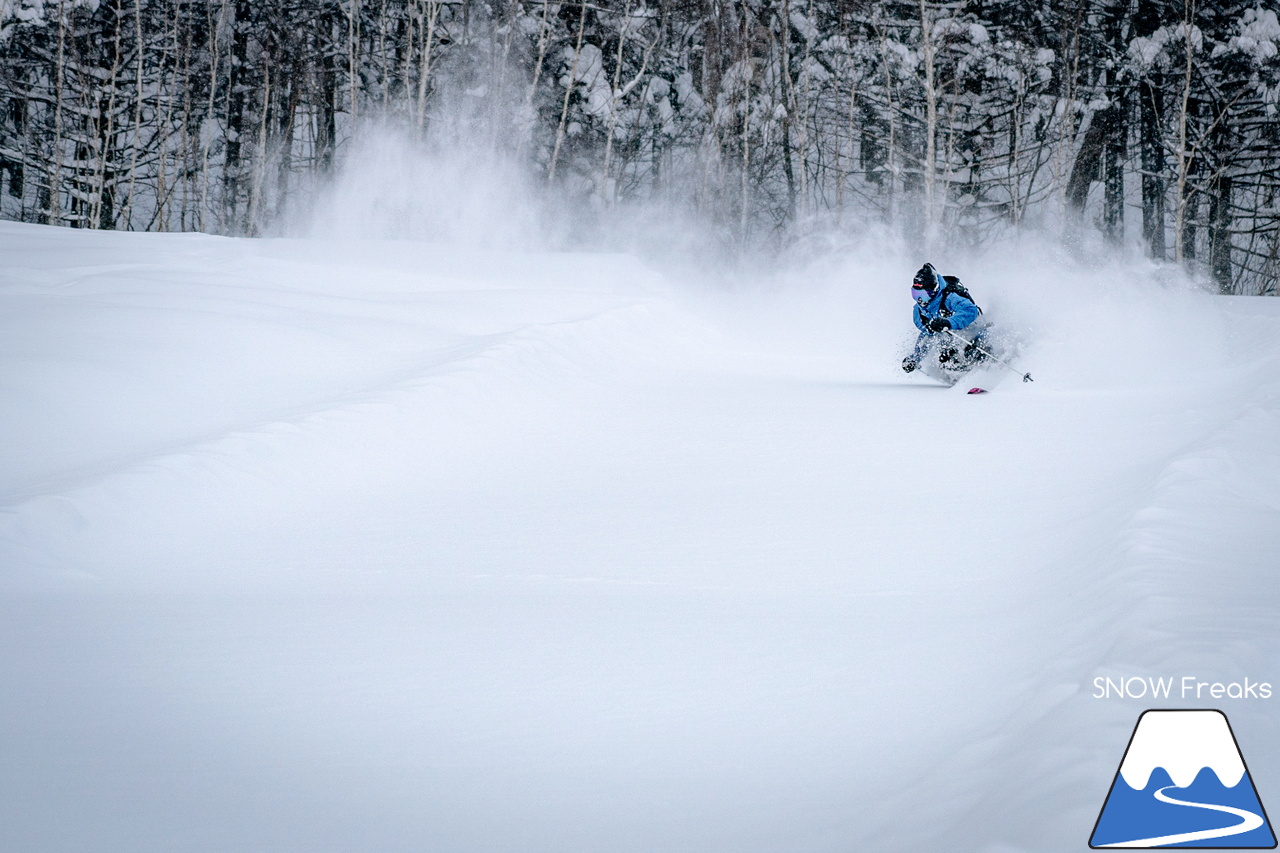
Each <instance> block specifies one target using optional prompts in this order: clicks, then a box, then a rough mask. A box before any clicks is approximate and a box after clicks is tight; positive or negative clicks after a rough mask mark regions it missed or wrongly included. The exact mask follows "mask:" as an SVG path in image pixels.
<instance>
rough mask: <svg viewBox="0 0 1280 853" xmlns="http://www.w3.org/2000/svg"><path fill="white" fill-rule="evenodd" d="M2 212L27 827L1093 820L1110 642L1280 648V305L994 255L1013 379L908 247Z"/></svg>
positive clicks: (951, 841) (7, 566)
mask: <svg viewBox="0 0 1280 853" xmlns="http://www.w3.org/2000/svg"><path fill="white" fill-rule="evenodd" d="M0 258H2V259H3V261H0V263H2V264H3V266H2V267H0V411H3V412H4V413H5V414H4V417H3V418H2V419H0V504H2V506H0V650H3V653H2V654H0V685H3V689H0V747H2V748H3V750H2V754H3V755H4V759H5V760H4V762H3V763H2V764H0V849H3V850H23V851H44V850H48V851H54V850H68V849H83V850H93V851H129V853H141V851H161V850H164V851H170V850H182V851H225V850H232V849H234V850H253V851H258V850H261V851H272V853H278V852H279V851H319V850H352V851H356V850H360V851H369V850H376V851H390V850H415V851H416V850H424V849H427V850H440V851H472V850H475V851H479V850H503V851H543V850H546V851H578V850H582V851H588V850H590V851H630V850H664V851H673V850H688V851H735V853H736V852H737V851H754V850H760V851H808V850H849V849H861V850H919V849H949V850H975V851H996V850H1001V851H1008V850H1017V849H1026V850H1032V849H1034V850H1038V851H1040V850H1068V849H1071V850H1075V849H1080V848H1081V847H1082V846H1084V844H1085V843H1086V840H1087V837H1088V834H1089V831H1090V828H1091V827H1092V823H1093V819H1094V817H1096V814H1097V810H1098V808H1099V806H1100V805H1101V802H1102V798H1103V797H1104V796H1105V794H1106V791H1107V785H1108V784H1109V783H1110V781H1111V779H1112V777H1113V775H1114V773H1115V769H1116V765H1117V763H1118V761H1119V759H1120V755H1121V752H1122V750H1123V746H1124V743H1125V739H1126V738H1127V735H1128V732H1129V731H1130V729H1131V728H1132V725H1133V721H1134V719H1136V716H1137V714H1138V712H1140V711H1141V710H1142V709H1143V708H1145V707H1146V706H1147V705H1146V703H1145V702H1139V701H1125V700H1095V699H1093V698H1091V696H1090V693H1091V690H1092V680H1093V678H1095V677H1096V676H1099V675H1103V676H1106V675H1111V676H1113V677H1114V676H1122V675H1123V676H1130V675H1148V674H1154V675H1163V676H1180V675H1183V674H1187V675H1195V676H1198V677H1200V678H1201V679H1203V680H1211V681H1224V682H1225V681H1231V680H1236V679H1239V678H1241V677H1244V676H1246V675H1247V676H1248V677H1250V678H1252V679H1253V680H1255V681H1256V680H1263V681H1272V682H1274V683H1277V684H1280V671H1275V670H1273V669H1272V667H1274V664H1273V661H1275V660H1280V643H1278V642H1277V628H1276V626H1277V625H1280V619H1278V618H1277V617H1280V600H1278V599H1277V594H1276V593H1277V583H1276V581H1275V578H1274V570H1275V566H1276V563H1277V556H1280V492H1278V491H1277V486H1276V484H1277V483H1280V454H1278V452H1277V449H1276V446H1275V444H1276V443H1275V436H1276V435H1277V434H1278V432H1280V431H1278V430H1277V427H1280V414H1278V412H1280V379H1278V378H1277V377H1280V372H1277V366H1278V363H1280V302H1272V301H1267V300H1262V299H1224V298H1213V297H1207V296H1201V295H1197V294H1194V293H1191V292H1183V291H1177V290H1173V289H1169V288H1168V287H1167V285H1161V284H1153V283H1149V282H1150V281H1152V280H1155V279H1157V278H1159V277H1157V276H1154V275H1153V273H1152V271H1151V270H1149V269H1145V268H1143V267H1141V266H1136V267H1133V268H1125V269H1117V270H1109V269H1099V270H1094V271H1087V270H1080V269H1078V268H1062V269H1055V270H1051V271H1052V272H1053V275H1047V274H1046V275H1036V276H1033V277H1025V276H1022V275H1019V274H1016V273H1014V272H1012V271H1011V270H1013V269H1014V268H1015V267H1014V266H1013V265H1012V264H1009V263H1006V262H1005V261H994V260H983V259H978V260H975V261H973V262H972V263H971V269H967V270H966V271H965V277H966V280H967V281H968V282H969V283H970V285H971V287H973V289H974V290H975V292H976V293H978V294H979V295H980V296H982V295H983V294H985V296H983V297H982V298H984V299H985V304H986V306H987V307H988V308H989V309H990V311H991V313H992V314H993V315H994V316H996V317H997V318H998V319H1001V320H1002V321H1003V322H1004V323H1005V324H1006V325H1007V326H1011V327H1016V328H1018V329H1019V330H1020V331H1021V332H1022V333H1023V334H1024V335H1025V336H1026V337H1027V338H1028V339H1029V340H1030V341H1032V342H1033V345H1032V346H1031V347H1030V349H1029V351H1028V353H1027V356H1026V365H1025V366H1026V368H1027V369H1029V370H1031V372H1032V374H1033V375H1034V376H1035V377H1036V380H1037V381H1036V382H1035V383H1034V384H1031V385H1024V384H1021V383H1018V382H1016V379H1015V381H1014V382H1010V383H1006V384H1005V385H1003V386H1001V387H1000V389H999V390H998V391H997V392H996V393H993V394H990V395H986V396H982V397H968V396H966V395H964V394H963V393H962V391H963V389H955V390H947V389H941V388H936V387H932V386H930V385H929V384H928V382H927V381H926V380H918V379H916V378H915V377H906V376H903V375H902V374H901V373H900V372H899V371H898V370H897V362H898V360H899V357H900V356H899V354H898V348H899V347H900V346H901V345H902V343H903V341H904V339H905V338H906V337H907V335H908V323H909V320H908V311H909V301H908V296H907V295H906V294H905V293H904V292H902V291H903V287H902V286H900V282H901V280H902V279H903V269H904V265H908V264H909V263H910V261H895V260H894V259H891V258H878V259H855V260H847V261H841V262H832V263H831V264H829V265H827V266H824V267H821V268H815V269H812V270H809V271H807V272H806V273H805V274H804V275H803V276H801V275H797V277H796V281H794V282H792V283H791V284H789V285H787V286H779V287H776V288H774V289H763V288H755V289H752V288H743V289H740V290H739V291H738V292H735V293H732V294H723V293H717V292H714V291H712V290H710V289H707V288H702V287H699V286H698V285H697V284H696V283H694V282H687V281H680V280H675V279H673V278H672V277H671V276H663V275H659V274H658V273H656V272H655V271H653V270H651V269H649V268H647V267H645V266H644V265H643V264H641V263H639V262H638V261H636V260H634V259H631V258H628V257H625V256H610V255H556V254H534V253H526V254H515V253H501V252H493V251H481V250H461V249H444V248H440V247H433V246H425V245H414V244H407V243H406V244H396V243H376V242H363V243H351V244H344V243H341V242H336V241H328V242H307V241H235V240H226V239H217V238H211V237H205V236H200V235H129V234H88V233H77V232H72V231H64V230H55V229H45V228H39V227H32V226H20V225H13V224H5V223H0ZM1042 268H1046V267H1044V265H1042ZM909 271H910V268H909V267H907V272H909ZM1190 704H1192V705H1196V704H1197V703H1195V702H1192V703H1190ZM1198 706H1201V707H1207V706H1208V705H1207V703H1206V702H1201V703H1199V705H1198ZM1272 707H1273V706H1272V704H1271V703H1269V702H1265V701H1251V702H1244V701H1242V702H1239V703H1237V704H1236V705H1233V706H1230V707H1228V708H1226V709H1225V710H1227V712H1228V713H1229V715H1230V717H1231V721H1232V724H1233V726H1234V727H1235V730H1236V733H1237V736H1238V737H1239V738H1240V740H1241V745H1242V747H1243V748H1244V749H1245V751H1246V756H1247V759H1248V760H1249V762H1250V768H1251V771H1252V772H1253V776H1254V779H1255V782H1256V783H1257V785H1258V790H1259V794H1260V795H1261V797H1262V798H1263V800H1264V802H1265V801H1266V800H1267V797H1268V792H1269V791H1272V790H1274V791H1275V792H1276V794H1275V795H1273V797H1274V796H1280V759H1276V758H1273V757H1272V756H1273V755H1274V750H1270V749H1266V748H1262V749H1260V750H1259V751H1258V753H1257V754H1254V753H1252V752H1250V751H1249V745H1250V743H1259V744H1264V745H1265V744H1268V743H1270V744H1274V743H1275V741H1276V738H1277V737H1278V736H1280V726H1278V725H1277V716H1276V713H1275V712H1274V711H1273V710H1272ZM1269 783H1270V787H1269Z"/></svg>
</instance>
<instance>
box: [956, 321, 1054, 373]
mask: <svg viewBox="0 0 1280 853" xmlns="http://www.w3.org/2000/svg"><path fill="white" fill-rule="evenodd" d="M947 334H948V335H950V336H951V337H953V338H955V339H956V340H957V341H960V342H961V343H963V344H964V345H965V347H966V348H967V347H973V348H974V349H976V350H977V351H978V352H980V353H982V354H983V355H985V356H986V357H987V358H989V359H991V360H992V361H994V362H996V363H997V364H1002V365H1004V366H1005V367H1007V368H1009V369H1010V370H1012V371H1013V372H1014V373H1017V374H1018V375H1020V376H1021V377H1022V381H1023V382H1034V381H1035V380H1034V379H1032V378H1031V374H1030V373H1023V372H1022V371H1021V370H1019V369H1018V368H1016V367H1014V366H1013V365H1012V364H1010V363H1009V362H1007V361H1005V360H1004V359H1003V358H1000V357H999V356H997V355H996V354H995V353H993V352H991V351H990V350H985V349H983V348H982V347H980V346H978V345H977V344H976V343H974V342H973V341H971V340H969V339H968V338H966V337H963V336H962V335H957V334H956V333H955V332H954V331H953V330H951V329H947Z"/></svg>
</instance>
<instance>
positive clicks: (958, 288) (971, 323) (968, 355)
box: [902, 264, 986, 381]
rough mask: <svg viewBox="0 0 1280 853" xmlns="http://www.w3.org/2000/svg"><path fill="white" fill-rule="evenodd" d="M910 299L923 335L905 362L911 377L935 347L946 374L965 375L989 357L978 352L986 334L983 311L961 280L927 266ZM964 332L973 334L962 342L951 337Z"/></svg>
mask: <svg viewBox="0 0 1280 853" xmlns="http://www.w3.org/2000/svg"><path fill="white" fill-rule="evenodd" d="M911 295H912V297H913V298H914V299H915V302H916V305H915V310H914V311H913V313H912V318H913V319H914V320H915V324H916V328H917V329H919V330H920V335H919V337H917V338H916V345H915V347H914V348H913V349H912V350H911V354H910V355H908V356H907V357H906V358H905V359H903V360H902V369H903V370H905V371H906V372H907V373H910V372H912V371H913V370H915V369H916V368H918V367H920V365H921V362H922V361H924V360H925V359H926V358H927V357H929V355H930V354H931V352H932V351H933V350H934V349H935V347H936V349H937V356H936V357H937V361H938V366H939V367H941V368H942V370H943V371H944V372H947V373H963V372H964V371H966V370H968V369H969V368H971V367H973V366H974V365H975V364H976V363H978V362H979V361H981V360H982V359H983V358H985V357H986V356H985V355H984V354H983V352H982V350H981V349H980V348H979V344H980V342H981V341H982V335H983V333H984V332H985V331H986V323H985V322H984V321H981V320H979V319H978V318H979V316H980V315H981V314H982V309H981V308H979V307H978V306H977V305H975V304H974V302H973V299H972V297H970V296H969V291H968V290H967V289H966V288H965V287H964V285H962V284H961V283H960V279H958V278H956V277H955V276H952V275H947V276H943V275H939V274H938V271H937V270H935V269H934V268H933V264H925V265H924V266H922V267H921V268H920V271H919V272H917V273H916V275H915V278H914V279H912V281H911ZM961 329H970V332H969V333H968V334H967V335H964V336H962V337H963V340H960V341H958V340H956V337H954V336H952V335H951V334H949V333H948V332H949V331H955V332H958V331H959V330H961ZM961 346H963V349H962V348H961ZM925 372H926V373H928V372H929V371H927V370H926V371H925ZM952 381H954V380H952Z"/></svg>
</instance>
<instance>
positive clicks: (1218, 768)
mask: <svg viewBox="0 0 1280 853" xmlns="http://www.w3.org/2000/svg"><path fill="white" fill-rule="evenodd" d="M1089 846H1090V847H1092V848H1094V849H1100V848H1112V847H1128V848H1140V849H1149V848H1153V847H1187V848H1231V849H1271V848H1274V847H1275V846H1276V836H1275V833H1274V832H1272V831H1271V822H1270V821H1269V820H1267V813H1266V810H1265V809H1263V807H1262V801H1261V800H1260V799H1258V791H1257V789H1255V788H1254V787H1253V777H1251V776H1250V775H1249V768H1248V767H1246V766H1245V763H1244V756H1243V755H1242V754H1241V753H1240V746H1239V744H1238V743H1236V737H1235V735H1234V734H1233V733H1232V731H1231V724H1230V723H1228V722H1227V716H1226V714H1223V713H1222V712H1221V711H1199V710H1180V711H1157V710H1152V711H1143V712H1142V716H1140V717H1138V724H1137V725H1136V726H1134V729H1133V735H1132V737H1130V738H1129V746H1128V747H1127V748H1126V749H1125V751H1124V758H1123V759H1121V761H1120V769H1119V770H1117V771H1116V777H1115V779H1113V780H1112V782H1111V790H1110V791H1109V792H1108V793H1107V799H1106V801H1105V802H1104V803H1103V804H1102V811H1101V812H1099V814H1098V820H1097V822H1096V823H1095V824H1094V826H1093V835H1092V836H1091V837H1090V839H1089Z"/></svg>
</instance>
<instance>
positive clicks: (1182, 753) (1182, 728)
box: [1120, 711, 1244, 791]
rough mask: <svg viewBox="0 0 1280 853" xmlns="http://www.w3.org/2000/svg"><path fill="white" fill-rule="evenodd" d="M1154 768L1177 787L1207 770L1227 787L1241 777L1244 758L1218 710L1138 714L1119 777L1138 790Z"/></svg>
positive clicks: (1147, 780) (1183, 785)
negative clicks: (1159, 768)
mask: <svg viewBox="0 0 1280 853" xmlns="http://www.w3.org/2000/svg"><path fill="white" fill-rule="evenodd" d="M1157 767H1163V768H1164V769H1165V770H1166V771H1168V773H1169V778H1170V779H1172V780H1173V784H1174V785H1177V786H1178V787H1179V788H1186V787H1187V786H1189V785H1190V784H1191V783H1192V782H1194V781H1195V779H1196V775H1197V774H1198V773H1199V772H1200V771H1201V770H1203V769H1204V768H1206V767H1208V768H1209V769H1210V770H1212V771H1213V772H1214V773H1215V774H1216V775H1217V777H1218V781H1220V782H1221V783H1222V784H1223V785H1226V786H1227V787H1228V788H1234V787H1235V786H1236V785H1238V784H1240V780H1241V779H1242V778H1244V760H1243V759H1242V758H1241V757H1240V750H1239V749H1238V748H1237V747H1236V742H1235V739H1234V738H1233V737H1232V736H1231V728H1230V726H1229V725H1228V723H1227V718H1226V717H1225V716H1224V715H1223V714H1222V712H1220V711H1148V712H1147V713H1145V714H1143V715H1142V719H1141V720H1139V721H1138V727H1137V729H1135V730H1134V733H1133V741H1132V742H1131V743H1130V744H1129V748H1128V750H1127V751H1126V752H1125V756H1124V762H1123V763H1121V765H1120V775H1121V776H1123V777H1124V781H1125V783H1126V784H1128V785H1129V787H1130V788H1133V789H1135V790H1138V791H1141V790H1143V789H1144V788H1146V787H1147V782H1149V781H1150V780H1151V773H1152V772H1153V771H1154V770H1155V769H1156V768H1157Z"/></svg>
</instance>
